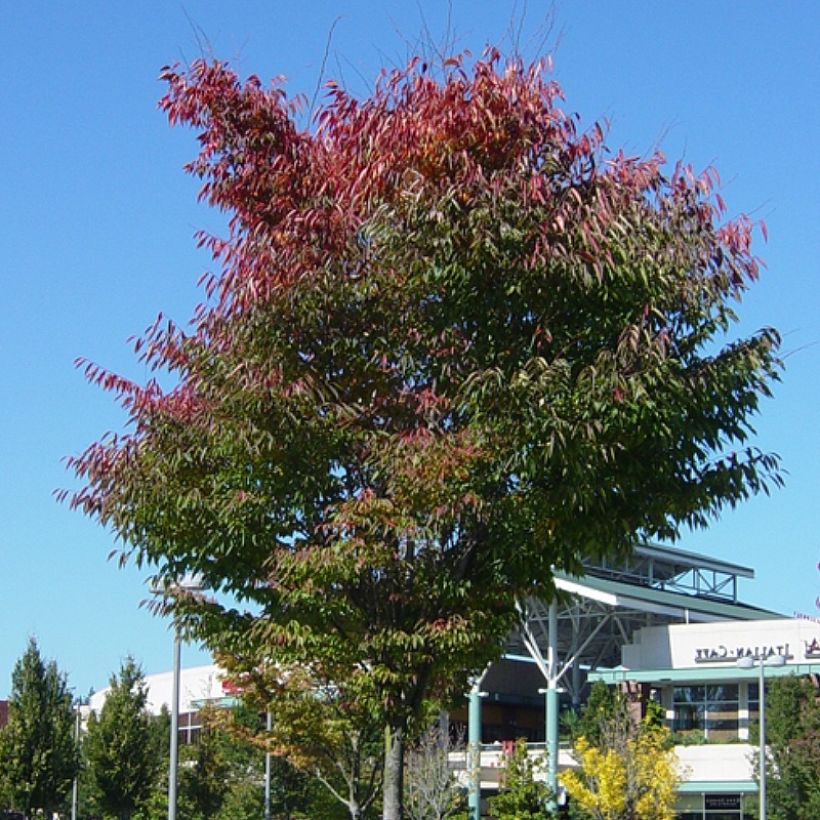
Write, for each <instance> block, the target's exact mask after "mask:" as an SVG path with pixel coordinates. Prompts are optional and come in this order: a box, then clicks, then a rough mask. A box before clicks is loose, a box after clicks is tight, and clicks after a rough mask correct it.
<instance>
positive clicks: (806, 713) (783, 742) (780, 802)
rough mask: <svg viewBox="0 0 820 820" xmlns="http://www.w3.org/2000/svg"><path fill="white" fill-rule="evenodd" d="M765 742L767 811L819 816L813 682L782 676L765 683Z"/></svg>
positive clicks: (819, 720)
mask: <svg viewBox="0 0 820 820" xmlns="http://www.w3.org/2000/svg"><path fill="white" fill-rule="evenodd" d="M766 742H767V748H768V753H769V754H768V757H767V760H766V793H767V800H766V804H767V806H766V807H767V811H768V814H769V816H770V817H771V818H772V820H813V818H816V817H820V704H819V703H818V701H817V691H816V689H815V687H814V685H813V684H812V682H811V681H809V680H807V679H804V678H797V677H786V678H776V679H774V680H772V681H771V682H769V683H768V685H767V693H766ZM757 771H758V767H757V765H755V772H757Z"/></svg>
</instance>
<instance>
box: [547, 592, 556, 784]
mask: <svg viewBox="0 0 820 820" xmlns="http://www.w3.org/2000/svg"><path fill="white" fill-rule="evenodd" d="M547 639H548V641H549V648H548V654H547V665H548V671H549V680H548V681H547V692H546V703H545V706H546V711H547V725H546V731H547V785H548V786H549V788H550V790H551V791H552V793H553V794H556V793H557V791H558V604H557V603H556V602H555V601H552V602H551V603H550V608H549V620H548V622H547Z"/></svg>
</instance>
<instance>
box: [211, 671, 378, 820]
mask: <svg viewBox="0 0 820 820" xmlns="http://www.w3.org/2000/svg"><path fill="white" fill-rule="evenodd" d="M220 660H221V661H222V662H223V663H224V664H225V667H226V668H227V670H228V671H229V673H230V674H232V675H234V676H241V683H242V697H243V702H244V703H245V704H246V706H245V709H248V708H255V709H256V710H258V713H267V712H269V713H270V715H271V730H270V731H269V732H267V731H266V732H265V733H264V735H261V734H260V733H259V732H258V730H254V731H249V727H248V726H247V725H246V724H243V723H242V720H241V714H242V713H233V714H231V715H230V716H226V717H228V718H229V720H224V721H223V726H224V727H225V728H226V729H227V730H228V731H232V732H233V734H234V735H235V736H237V737H244V738H245V739H246V740H248V741H250V742H254V741H255V742H256V743H257V745H259V746H260V748H265V749H270V750H271V751H272V753H273V754H274V759H275V760H278V761H283V760H287V764H288V767H292V769H293V770H295V771H294V774H295V773H297V772H298V773H300V774H301V776H302V777H304V776H305V775H308V776H310V777H312V778H315V779H316V780H317V781H318V783H320V784H321V786H322V787H323V789H325V790H326V791H327V793H328V795H330V796H331V797H332V798H333V800H336V801H338V802H339V804H340V805H342V806H344V807H345V808H346V810H347V812H348V813H349V816H350V817H351V818H359V817H361V816H365V815H366V814H367V812H368V811H369V810H370V809H371V808H372V807H373V806H374V803H375V801H376V799H377V797H378V794H379V788H380V786H381V778H382V767H383V763H384V751H385V747H384V734H383V729H382V725H381V723H380V722H379V721H378V720H377V719H374V716H373V715H372V714H371V713H370V712H369V711H368V710H367V709H366V707H365V706H364V705H363V704H361V703H357V702H356V701H355V699H353V698H352V697H350V696H349V695H348V692H347V690H346V688H345V685H344V679H343V683H342V685H341V686H339V685H336V684H335V683H333V682H331V681H328V680H321V679H317V677H316V676H315V675H314V674H312V673H311V672H310V671H309V670H308V669H306V668H302V667H293V668H291V669H285V668H282V667H280V666H277V667H274V668H270V667H267V668H266V667H260V666H254V667H253V668H250V669H248V668H245V669H243V668H242V667H241V665H240V664H239V663H237V660H236V659H233V658H230V657H225V658H220ZM260 740H261V742H260ZM283 796H284V795H283Z"/></svg>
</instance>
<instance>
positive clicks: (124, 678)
mask: <svg viewBox="0 0 820 820" xmlns="http://www.w3.org/2000/svg"><path fill="white" fill-rule="evenodd" d="M147 700H148V693H147V689H146V687H145V679H144V677H143V674H142V670H141V669H140V667H139V666H138V665H137V664H136V663H135V662H134V660H133V658H130V657H129V658H126V660H125V661H124V662H123V664H122V666H121V668H120V672H119V675H117V674H114V675H112V676H111V680H110V690H109V692H108V696H107V697H106V699H105V702H104V703H103V705H102V708H101V709H100V714H99V716H98V715H96V714H95V713H94V712H92V713H91V715H90V716H89V719H88V732H87V735H86V738H85V741H84V743H83V752H84V756H85V760H86V764H87V766H88V770H89V775H90V777H89V779H90V781H91V783H92V789H93V795H94V797H95V799H96V803H97V806H98V808H99V809H100V810H101V811H102V812H103V813H104V814H106V815H112V816H114V817H116V818H119V820H129V818H130V817H131V816H132V815H133V814H134V813H135V812H136V811H137V810H138V809H140V808H141V807H142V806H143V804H144V803H145V802H146V801H147V800H148V798H149V796H150V794H151V790H152V788H153V786H154V785H155V783H156V781H157V778H158V774H159V771H160V766H161V762H162V759H163V754H162V749H161V748H160V746H159V743H158V740H159V739H160V737H161V734H162V733H160V732H158V731H157V730H156V728H155V727H154V726H153V725H152V724H153V723H154V721H153V719H152V717H151V715H150V714H149V712H148V710H147V708H146V704H147Z"/></svg>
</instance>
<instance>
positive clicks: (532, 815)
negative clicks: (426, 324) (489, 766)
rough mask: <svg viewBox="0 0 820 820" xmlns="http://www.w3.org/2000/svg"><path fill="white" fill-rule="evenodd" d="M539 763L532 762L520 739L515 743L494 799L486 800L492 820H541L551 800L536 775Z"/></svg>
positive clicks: (540, 765)
mask: <svg viewBox="0 0 820 820" xmlns="http://www.w3.org/2000/svg"><path fill="white" fill-rule="evenodd" d="M543 762H544V761H543V760H538V761H533V760H532V759H531V758H530V756H529V755H528V753H527V742H526V740H524V739H523V738H522V739H520V740H517V741H516V742H515V746H514V747H513V752H512V755H511V756H510V757H509V758H508V760H507V763H506V765H505V767H504V771H503V773H502V779H501V783H500V789H499V792H498V795H497V796H495V797H492V798H490V801H489V804H490V817H492V818H494V820H542V818H543V817H544V816H545V815H546V813H547V807H548V804H549V801H550V798H551V797H552V795H551V793H550V790H549V788H548V787H547V785H546V783H544V782H543V781H542V780H537V779H536V777H535V775H536V772H537V771H538V770H539V769H540V768H542V767H543Z"/></svg>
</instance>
